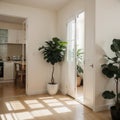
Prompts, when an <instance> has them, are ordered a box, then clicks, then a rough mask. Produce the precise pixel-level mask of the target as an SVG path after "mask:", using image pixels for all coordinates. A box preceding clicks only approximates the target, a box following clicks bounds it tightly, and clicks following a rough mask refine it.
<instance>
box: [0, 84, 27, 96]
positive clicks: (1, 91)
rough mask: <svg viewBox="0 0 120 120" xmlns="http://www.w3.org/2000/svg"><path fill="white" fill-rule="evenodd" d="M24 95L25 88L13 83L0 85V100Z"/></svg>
mask: <svg viewBox="0 0 120 120" xmlns="http://www.w3.org/2000/svg"><path fill="white" fill-rule="evenodd" d="M19 95H25V88H23V87H21V86H19V85H16V86H15V85H14V83H0V98H9V97H14V96H19Z"/></svg>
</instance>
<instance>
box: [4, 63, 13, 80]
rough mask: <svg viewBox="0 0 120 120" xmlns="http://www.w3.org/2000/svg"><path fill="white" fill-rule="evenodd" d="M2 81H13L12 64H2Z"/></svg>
mask: <svg viewBox="0 0 120 120" xmlns="http://www.w3.org/2000/svg"><path fill="white" fill-rule="evenodd" d="M4 79H5V80H13V79H14V62H9V61H8V62H4Z"/></svg>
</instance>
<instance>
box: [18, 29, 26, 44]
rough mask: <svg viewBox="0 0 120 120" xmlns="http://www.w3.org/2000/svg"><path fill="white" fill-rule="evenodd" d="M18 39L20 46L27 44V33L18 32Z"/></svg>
mask: <svg viewBox="0 0 120 120" xmlns="http://www.w3.org/2000/svg"><path fill="white" fill-rule="evenodd" d="M17 38H18V43H19V44H25V31H24V30H17Z"/></svg>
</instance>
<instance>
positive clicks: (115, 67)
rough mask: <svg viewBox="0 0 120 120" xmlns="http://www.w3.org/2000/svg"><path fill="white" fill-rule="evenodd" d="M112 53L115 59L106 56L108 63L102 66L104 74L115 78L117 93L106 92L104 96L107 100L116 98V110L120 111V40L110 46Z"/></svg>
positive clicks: (115, 40)
mask: <svg viewBox="0 0 120 120" xmlns="http://www.w3.org/2000/svg"><path fill="white" fill-rule="evenodd" d="M110 48H111V50H112V52H114V53H115V57H108V56H107V55H105V57H106V59H107V60H108V62H107V63H106V64H103V65H102V73H103V74H104V75H106V76H107V77H108V78H113V79H112V80H114V81H115V83H116V91H115V92H114V91H108V90H107V91H104V92H103V94H102V96H103V97H104V98H105V99H113V98H115V106H116V109H117V110H119V109H120V92H119V88H118V87H119V82H120V39H113V42H112V44H111V46H110Z"/></svg>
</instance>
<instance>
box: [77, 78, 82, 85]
mask: <svg viewBox="0 0 120 120" xmlns="http://www.w3.org/2000/svg"><path fill="white" fill-rule="evenodd" d="M81 81H82V78H81V77H80V76H79V77H77V87H79V86H80V84H81Z"/></svg>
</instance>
